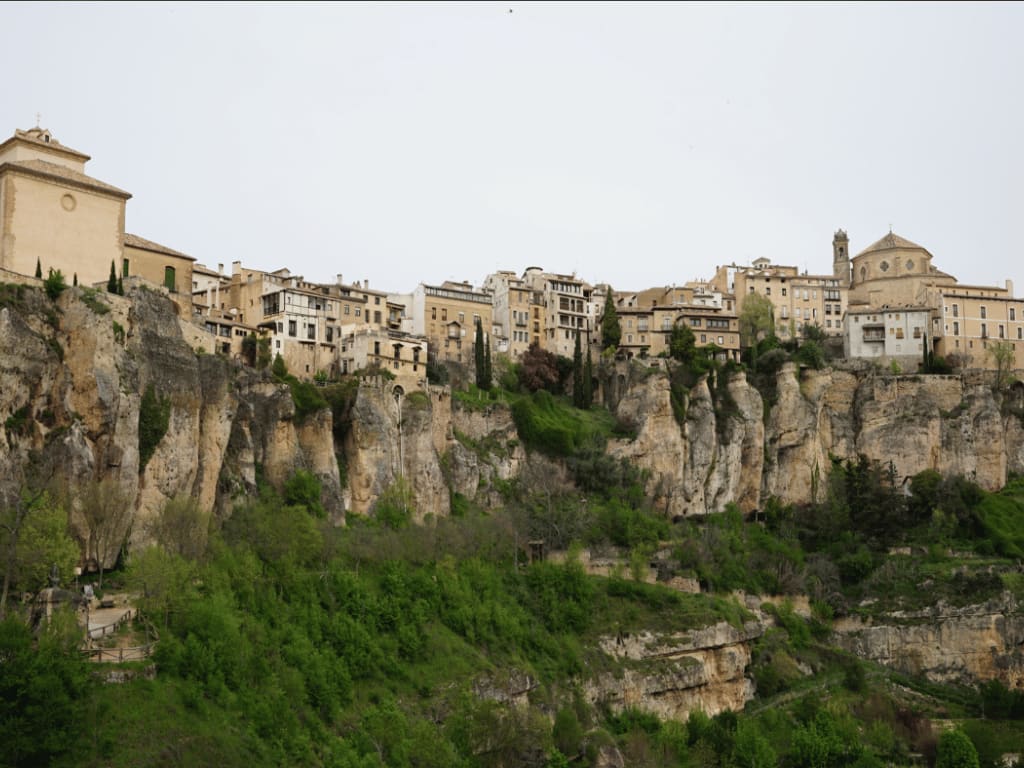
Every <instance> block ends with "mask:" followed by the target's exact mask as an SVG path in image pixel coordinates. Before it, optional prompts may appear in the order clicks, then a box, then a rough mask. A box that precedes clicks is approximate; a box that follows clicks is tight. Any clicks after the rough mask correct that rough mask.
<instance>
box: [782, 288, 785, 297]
mask: <svg viewBox="0 0 1024 768" xmlns="http://www.w3.org/2000/svg"><path fill="white" fill-rule="evenodd" d="M782 295H783V296H785V295H786V289H785V288H783V289H782Z"/></svg>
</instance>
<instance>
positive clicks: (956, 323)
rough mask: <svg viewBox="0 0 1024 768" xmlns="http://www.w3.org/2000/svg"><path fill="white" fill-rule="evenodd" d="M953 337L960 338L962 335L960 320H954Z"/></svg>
mask: <svg viewBox="0 0 1024 768" xmlns="http://www.w3.org/2000/svg"><path fill="white" fill-rule="evenodd" d="M953 335H954V336H959V335H960V321H959V320H954V321H953Z"/></svg>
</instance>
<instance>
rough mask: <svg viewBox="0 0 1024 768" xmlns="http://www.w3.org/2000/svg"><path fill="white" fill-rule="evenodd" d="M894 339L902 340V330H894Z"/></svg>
mask: <svg viewBox="0 0 1024 768" xmlns="http://www.w3.org/2000/svg"><path fill="white" fill-rule="evenodd" d="M896 338H897V339H902V338H903V329H902V328H897V329H896Z"/></svg>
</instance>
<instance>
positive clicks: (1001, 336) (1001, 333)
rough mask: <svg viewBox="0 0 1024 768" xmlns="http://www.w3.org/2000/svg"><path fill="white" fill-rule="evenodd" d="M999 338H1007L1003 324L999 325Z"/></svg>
mask: <svg viewBox="0 0 1024 768" xmlns="http://www.w3.org/2000/svg"><path fill="white" fill-rule="evenodd" d="M999 338H1000V339H1005V338H1006V336H1005V335H1004V333H1003V326H1002V324H1000V325H999Z"/></svg>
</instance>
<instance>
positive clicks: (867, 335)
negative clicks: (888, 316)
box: [864, 328, 885, 342]
mask: <svg viewBox="0 0 1024 768" xmlns="http://www.w3.org/2000/svg"><path fill="white" fill-rule="evenodd" d="M864 341H883V342H884V341H885V329H884V328H883V329H882V330H878V331H874V330H871V331H869V330H868V329H866V328H865V329H864Z"/></svg>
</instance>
